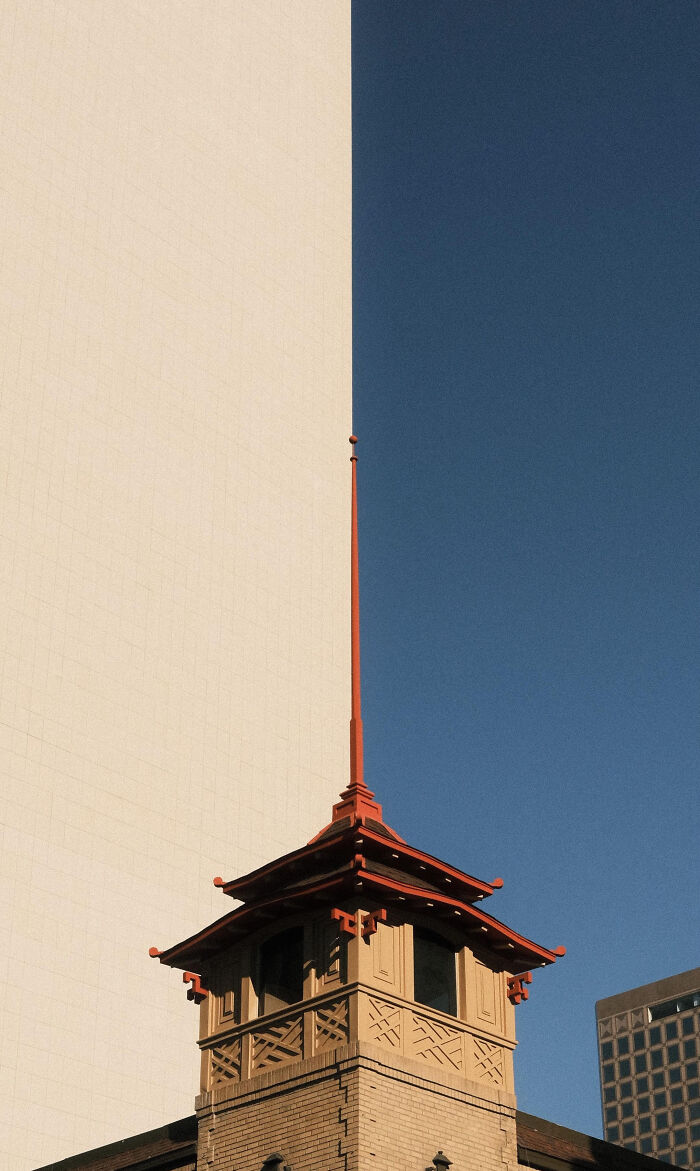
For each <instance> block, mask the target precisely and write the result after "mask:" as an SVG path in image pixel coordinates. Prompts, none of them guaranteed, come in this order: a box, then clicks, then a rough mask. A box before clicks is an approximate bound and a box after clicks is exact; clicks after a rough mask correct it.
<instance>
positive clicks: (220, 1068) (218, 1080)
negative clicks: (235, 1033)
mask: <svg viewBox="0 0 700 1171" xmlns="http://www.w3.org/2000/svg"><path fill="white" fill-rule="evenodd" d="M209 1063H210V1064H209V1088H210V1089H214V1087H215V1086H221V1085H224V1084H225V1083H226V1082H230V1081H235V1082H237V1081H240V1077H241V1040H240V1037H234V1038H232V1039H231V1040H230V1041H223V1042H222V1043H221V1044H220V1045H216V1046H214V1048H213V1049H212V1050H211V1051H210V1057H209Z"/></svg>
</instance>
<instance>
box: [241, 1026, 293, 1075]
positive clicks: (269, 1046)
mask: <svg viewBox="0 0 700 1171" xmlns="http://www.w3.org/2000/svg"><path fill="white" fill-rule="evenodd" d="M301 1056H302V1018H301V1016H295V1017H288V1018H287V1019H286V1020H282V1021H278V1022H277V1023H276V1024H274V1025H270V1027H269V1028H267V1029H266V1030H265V1032H264V1033H262V1032H261V1033H253V1069H254V1070H257V1069H265V1068H266V1067H267V1066H268V1065H281V1064H283V1063H284V1062H287V1061H297V1060H298V1059H299V1058H300V1057H301Z"/></svg>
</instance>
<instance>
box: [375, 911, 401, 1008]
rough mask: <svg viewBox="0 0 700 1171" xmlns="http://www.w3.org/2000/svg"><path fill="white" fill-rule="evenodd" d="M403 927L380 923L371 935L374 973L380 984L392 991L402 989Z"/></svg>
mask: <svg viewBox="0 0 700 1171" xmlns="http://www.w3.org/2000/svg"><path fill="white" fill-rule="evenodd" d="M402 940H403V932H402V930H401V928H398V927H389V926H387V924H386V923H378V924H377V931H376V934H375V935H373V936H372V937H371V948H372V975H373V977H374V980H375V981H376V982H377V983H378V984H385V985H386V986H387V987H388V988H391V989H392V991H397V992H400V991H402V984H403V981H402V979H401V968H402V965H401V944H402Z"/></svg>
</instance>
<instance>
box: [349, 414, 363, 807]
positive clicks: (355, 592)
mask: <svg viewBox="0 0 700 1171" xmlns="http://www.w3.org/2000/svg"><path fill="white" fill-rule="evenodd" d="M350 443H351V444H352V455H351V456H350V462H351V464H352V510H351V538H350V614H351V617H350V642H351V648H352V707H351V712H350V784H351V786H358V785H360V786H364V761H363V748H362V701H361V695H360V567H359V557H358V547H357V456H356V455H355V444H356V443H357V436H356V435H351V436H350Z"/></svg>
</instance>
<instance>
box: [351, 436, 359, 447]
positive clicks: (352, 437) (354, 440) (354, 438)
mask: <svg viewBox="0 0 700 1171" xmlns="http://www.w3.org/2000/svg"><path fill="white" fill-rule="evenodd" d="M349 442H350V443H352V444H353V446H354V445H355V444H356V443H357V435H351V436H350V440H349Z"/></svg>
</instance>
